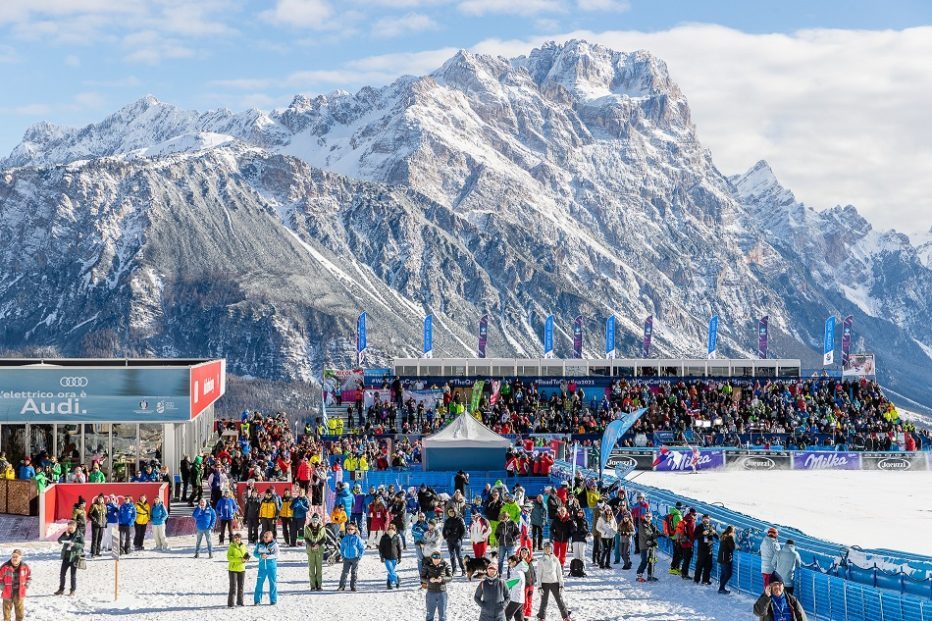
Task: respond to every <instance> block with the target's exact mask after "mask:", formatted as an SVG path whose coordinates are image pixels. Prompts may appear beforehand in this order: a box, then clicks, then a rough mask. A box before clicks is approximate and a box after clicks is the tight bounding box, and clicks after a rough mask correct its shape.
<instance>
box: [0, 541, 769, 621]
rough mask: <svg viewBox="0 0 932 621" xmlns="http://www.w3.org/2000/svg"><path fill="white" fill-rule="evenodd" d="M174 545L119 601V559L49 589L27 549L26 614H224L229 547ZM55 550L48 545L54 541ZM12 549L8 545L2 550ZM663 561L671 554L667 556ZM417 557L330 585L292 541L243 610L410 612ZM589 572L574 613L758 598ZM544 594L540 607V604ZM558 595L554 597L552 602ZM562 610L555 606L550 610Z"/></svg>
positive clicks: (572, 600)
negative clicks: (392, 571) (62, 587)
mask: <svg viewBox="0 0 932 621" xmlns="http://www.w3.org/2000/svg"><path fill="white" fill-rule="evenodd" d="M171 545H172V546H173V547H174V548H175V550H174V551H172V552H170V553H155V552H144V553H142V554H134V555H132V556H129V557H124V558H123V559H121V561H120V597H119V599H118V600H117V601H115V602H114V601H113V561H112V560H110V559H98V560H90V561H88V570H87V571H83V572H79V573H78V580H79V582H78V593H79V594H78V595H77V596H76V597H74V598H70V597H55V596H53V595H51V593H52V592H54V591H55V589H57V588H58V568H59V566H60V564H61V563H60V561H59V559H58V555H57V552H47V551H46V552H43V551H39V550H33V549H27V550H26V557H25V561H26V562H27V563H29V564H30V566H31V568H32V585H31V587H30V591H29V598H28V600H27V604H26V607H27V615H28V618H29V619H33V620H36V621H62V620H69V621H70V620H71V619H83V620H87V621H98V620H101V621H102V620H111V619H114V618H117V617H129V616H131V617H132V618H133V619H138V620H139V621H187V620H189V619H193V618H203V619H217V618H221V616H222V615H224V614H225V611H227V608H226V589H227V571H226V561H225V560H220V559H221V557H224V555H225V552H224V549H225V548H224V549H221V550H220V551H219V553H216V552H215V555H214V559H213V560H208V559H206V558H200V559H194V558H192V551H193V538H184V539H180V538H179V539H172V540H171ZM46 549H48V548H46ZM9 551H10V550H9V549H4V550H0V554H2V556H3V557H4V558H7V557H8V554H9ZM661 564H663V561H661ZM416 569H417V562H416V559H415V558H414V554H413V552H412V551H407V552H405V553H404V555H403V559H402V563H401V565H400V571H399V575H400V578H401V581H402V588H401V589H400V590H395V591H387V590H386V589H385V568H384V567H383V566H382V564H381V563H379V561H378V555H377V554H375V553H373V552H372V551H369V552H367V554H366V555H365V556H364V557H363V560H362V562H361V564H360V568H359V576H360V581H359V585H358V587H359V590H358V591H357V592H356V593H353V592H350V591H345V592H336V591H335V589H336V585H337V581H338V580H339V567H338V566H336V567H325V569H324V589H325V590H324V591H322V592H319V593H311V592H310V591H308V589H307V557H306V556H305V554H304V551H303V549H297V550H287V549H286V550H285V551H284V553H283V558H282V560H280V561H279V570H278V571H279V573H278V581H279V591H278V592H279V601H278V604H277V605H276V606H275V607H274V608H272V607H270V606H268V605H267V602H268V596H267V595H266V598H265V600H264V601H265V602H266V605H263V606H260V607H254V606H253V605H252V589H253V588H254V586H255V580H256V568H255V561H251V562H250V563H249V567H248V569H247V576H246V603H247V605H246V606H245V607H244V608H239V609H236V612H235V613H231V614H235V615H236V618H237V619H242V620H244V621H249V620H258V619H270V618H273V617H274V618H277V619H283V620H285V619H287V620H298V619H327V620H331V619H332V620H339V621H345V620H347V619H352V620H353V621H385V620H386V619H393V620H396V621H402V620H404V621H408V620H414V619H421V618H423V615H424V592H423V591H421V590H420V589H419V588H418V586H417V584H416V577H415V574H416ZM588 573H589V576H588V577H587V578H583V579H568V580H567V587H566V595H565V597H566V601H567V605H568V606H569V608H570V609H571V611H572V616H573V619H574V621H597V620H598V621H602V620H608V619H624V620H625V621H659V620H663V621H733V620H734V619H741V618H745V617H747V616H748V614H749V611H750V609H751V606H752V604H753V601H752V600H751V599H750V598H749V597H747V596H743V595H739V594H737V593H732V595H730V596H727V597H723V596H721V595H717V594H716V593H715V588H714V587H699V586H694V585H693V583H692V582H691V581H690V582H689V583H688V584H683V582H684V581H683V580H681V579H679V578H677V577H674V576H669V575H666V574H663V575H662V576H661V578H660V582H657V583H654V584H651V585H650V586H644V585H639V584H637V583H635V582H634V580H633V578H634V576H633V571H627V572H622V571H620V570H612V571H611V572H606V571H601V570H591V571H589V572H588ZM475 585H476V583H475V582H473V583H471V584H470V583H469V582H467V581H466V579H465V578H463V577H457V578H455V579H454V580H453V582H452V583H451V584H450V586H449V603H448V606H447V619H449V620H450V621H467V620H469V621H473V620H474V619H476V617H477V614H478V607H477V606H476V605H475V604H474V603H473V601H472V595H473V593H474V592H475ZM537 601H539V597H538V596H536V598H535V604H534V612H535V614H536V612H537ZM552 605H553V604H552V602H551V606H552ZM548 618H550V619H556V618H557V613H556V609H553V610H552V611H551V612H548Z"/></svg>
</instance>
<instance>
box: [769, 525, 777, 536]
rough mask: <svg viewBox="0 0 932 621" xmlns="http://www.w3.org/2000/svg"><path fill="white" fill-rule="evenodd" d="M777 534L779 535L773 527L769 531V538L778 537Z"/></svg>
mask: <svg viewBox="0 0 932 621" xmlns="http://www.w3.org/2000/svg"><path fill="white" fill-rule="evenodd" d="M777 534H778V531H777V529H776V528H775V527H773V526H771V527H770V528H768V529H767V536H769V537H776V536H777Z"/></svg>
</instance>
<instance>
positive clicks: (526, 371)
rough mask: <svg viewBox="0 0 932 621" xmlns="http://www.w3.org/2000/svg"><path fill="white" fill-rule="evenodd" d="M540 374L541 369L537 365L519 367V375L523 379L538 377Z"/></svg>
mask: <svg viewBox="0 0 932 621" xmlns="http://www.w3.org/2000/svg"><path fill="white" fill-rule="evenodd" d="M539 372H540V367H538V366H537V365H536V364H535V365H534V366H528V365H525V366H521V367H518V375H521V376H523V377H537V374H538V373H539Z"/></svg>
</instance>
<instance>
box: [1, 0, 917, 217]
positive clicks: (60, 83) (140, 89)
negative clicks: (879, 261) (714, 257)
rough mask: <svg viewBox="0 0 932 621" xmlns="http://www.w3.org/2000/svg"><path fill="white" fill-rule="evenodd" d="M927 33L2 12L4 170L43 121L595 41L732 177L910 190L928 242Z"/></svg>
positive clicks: (543, 2) (841, 196)
mask: <svg viewBox="0 0 932 621" xmlns="http://www.w3.org/2000/svg"><path fill="white" fill-rule="evenodd" d="M928 24H932V2H921V1H899V2H896V1H893V2H884V3H879V2H867V1H862V2H833V1H819V2H812V1H811V0H809V1H801V0H784V1H782V2H744V1H737V0H735V1H731V2H724V1H719V2H707V1H702V2H700V1H695V0H681V1H668V2H663V1H646V0H627V1H626V0H261V1H250V2H247V1H246V0H119V1H113V0H2V2H0V71H3V73H4V74H5V79H4V80H3V83H4V84H5V85H6V87H5V88H3V89H0V153H7V152H9V150H10V149H11V148H12V147H13V146H15V145H16V144H17V143H18V142H19V140H20V138H21V137H22V134H23V131H24V130H25V129H26V128H27V127H28V126H29V125H30V124H32V123H35V122H37V121H44V120H48V121H52V122H55V123H61V124H66V125H81V124H85V123H89V122H94V121H98V120H100V119H102V118H103V117H104V116H106V115H107V114H108V113H110V112H112V111H114V110H116V109H118V108H119V107H121V106H122V105H125V104H127V103H129V102H131V101H134V100H136V99H138V98H139V97H141V96H143V95H146V94H153V95H155V96H156V97H158V98H159V99H161V100H163V101H167V102H170V103H173V104H176V105H179V106H182V107H187V108H197V109H208V108H216V107H221V106H223V107H228V108H230V109H233V110H241V109H244V108H247V107H259V108H263V109H270V108H274V107H281V106H285V105H287V104H288V102H289V101H290V100H291V97H292V96H293V95H294V94H296V93H304V94H314V93H327V92H329V91H332V90H334V89H337V88H344V89H348V90H354V89H356V88H358V87H360V86H362V85H364V84H384V83H386V82H388V81H390V80H391V79H393V78H394V77H395V76H397V75H401V74H403V73H415V74H417V73H425V72H428V71H430V69H431V68H433V67H436V66H438V65H439V64H441V63H442V61H443V60H444V59H445V58H446V57H448V56H449V55H451V54H452V53H453V52H454V51H455V50H456V49H457V48H469V49H473V50H475V51H478V52H483V53H493V54H502V55H506V56H511V55H516V54H521V53H527V52H528V51H529V50H530V49H532V48H533V47H534V45H537V44H539V43H540V42H542V41H544V40H547V39H554V40H557V41H560V40H563V39H566V38H569V37H582V38H588V39H593V40H596V41H598V42H601V43H604V44H606V45H610V46H612V47H615V48H619V49H627V48H633V47H645V48H647V49H650V50H651V51H653V52H655V53H656V54H657V55H658V56H660V57H662V58H664V59H665V60H666V61H667V62H668V64H669V66H670V70H671V73H672V75H673V77H674V79H676V80H677V81H678V82H679V84H680V86H681V87H682V88H683V90H684V92H685V93H686V95H687V97H688V98H689V100H690V103H691V106H692V108H693V113H694V120H695V122H696V125H697V128H698V131H699V134H700V137H701V138H702V139H703V141H704V142H705V143H706V144H707V145H708V146H709V147H710V148H711V149H712V153H713V156H714V158H715V160H716V163H717V164H718V165H719V167H720V168H721V169H722V170H723V171H724V172H726V173H729V174H730V173H735V172H740V171H741V170H743V169H745V168H747V167H749V166H751V165H753V163H754V162H755V161H756V160H757V159H767V160H768V161H770V162H771V164H772V165H773V167H774V169H775V171H776V173H777V175H778V176H779V177H780V179H781V180H782V181H784V182H785V183H786V185H788V186H789V187H790V188H791V189H793V190H794V191H795V192H796V193H797V196H798V197H799V198H800V199H803V200H805V201H806V202H809V203H811V204H813V205H814V206H816V207H820V208H821V207H827V206H830V205H832V204H835V203H842V204H844V203H847V202H850V203H853V204H856V205H857V206H858V207H859V208H861V209H862V211H865V212H866V213H867V214H868V215H873V214H876V217H877V218H880V217H881V216H882V215H883V214H889V209H890V208H891V199H890V198H889V197H890V195H891V193H893V192H894V191H895V192H897V193H898V195H897V196H896V197H895V198H894V199H893V200H892V203H895V206H894V207H893V209H894V212H895V216H894V218H893V222H891V223H892V224H897V225H898V226H899V227H900V228H901V229H904V230H909V231H911V232H913V231H919V230H922V231H924V230H928V228H929V227H930V226H932V216H930V215H928V214H929V213H930V212H932V209H928V208H927V207H928V203H923V201H925V198H924V197H926V196H929V195H932V187H930V185H929V184H930V183H932V181H929V180H928V177H930V176H929V175H928V174H927V172H924V171H927V170H928V169H929V168H928V167H929V165H930V164H932V151H930V150H929V147H928V146H927V145H928V144H932V135H929V133H928V132H929V131H930V130H925V129H924V128H923V129H922V130H919V129H918V128H917V127H916V126H917V125H919V124H922V125H926V124H927V123H925V121H924V120H923V119H921V118H920V117H918V116H916V112H915V109H916V108H924V109H928V101H930V100H932V99H929V98H928V97H930V96H932V68H930V67H928V66H927V65H930V64H932V63H929V62H928V59H929V58H932V56H930V55H929V52H932V50H929V48H928V44H927V43H925V41H926V40H927V39H929V40H932V36H929V35H930V31H928V30H926V28H927V25H928ZM865 72H870V74H871V75H873V76H876V79H873V78H872V79H865ZM926 89H928V90H926ZM800 90H802V91H803V92H798V91H800ZM878 116H880V117H882V119H883V120H882V122H881V123H880V127H877V126H876V125H877V118H878ZM890 116H893V117H896V118H897V119H898V120H897V121H895V122H894V121H891V120H890V119H889V118H888V117H890ZM858 150H860V151H861V153H860V155H862V157H860V158H859V161H855V158H854V157H852V152H857V151H858ZM906 152H908V153H910V155H911V156H910V161H909V162H905V161H894V160H895V159H896V158H895V157H894V156H896V155H897V154H899V157H900V158H903V154H904V153H906ZM865 154H866V155H867V157H864V155H865ZM803 155H805V156H806V159H804V160H800V157H801V156H803ZM865 160H867V161H865ZM871 171H873V172H871ZM923 177H924V178H923ZM917 204H923V206H924V207H926V209H924V210H923V209H918V208H917ZM923 218H925V219H923Z"/></svg>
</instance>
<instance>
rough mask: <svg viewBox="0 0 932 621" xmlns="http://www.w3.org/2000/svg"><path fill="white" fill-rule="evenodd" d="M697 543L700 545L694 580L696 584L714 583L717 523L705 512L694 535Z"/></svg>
mask: <svg viewBox="0 0 932 621" xmlns="http://www.w3.org/2000/svg"><path fill="white" fill-rule="evenodd" d="M693 537H694V539H695V541H696V545H697V546H698V550H697V556H696V573H695V574H694V575H693V581H695V583H696V584H699V583H700V582H702V584H712V547H713V546H714V545H715V540H716V539H718V532H717V531H716V530H715V525H714V524H712V518H711V517H710V516H709V515H708V514H705V515H703V516H702V521H701V522H700V523H699V526H697V527H696V531H695V535H693Z"/></svg>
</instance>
